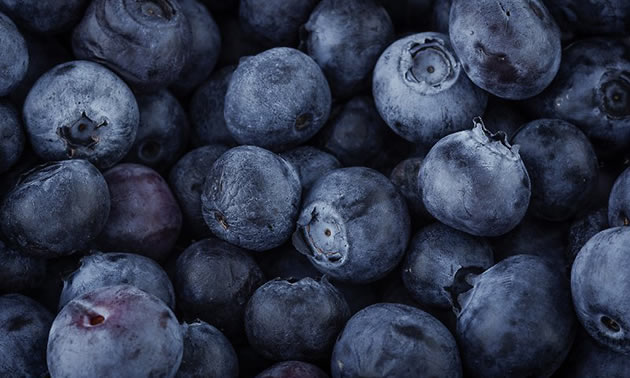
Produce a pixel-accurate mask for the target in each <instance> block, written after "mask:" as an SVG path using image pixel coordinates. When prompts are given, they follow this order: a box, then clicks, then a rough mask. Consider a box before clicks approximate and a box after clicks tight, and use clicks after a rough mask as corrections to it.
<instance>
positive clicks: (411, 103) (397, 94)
mask: <svg viewBox="0 0 630 378" xmlns="http://www.w3.org/2000/svg"><path fill="white" fill-rule="evenodd" d="M372 93H373V94H374V101H375V102H376V108H377V109H378V112H379V113H380V115H381V117H383V119H384V120H385V122H386V123H387V125H389V127H390V128H391V129H392V130H394V131H395V132H396V133H397V134H398V135H400V136H401V137H403V138H405V139H407V140H409V141H411V142H415V143H419V144H422V145H424V146H426V147H430V146H431V145H433V144H434V143H435V142H437V141H438V140H439V139H440V138H442V137H444V136H446V135H448V134H450V133H453V132H455V131H459V130H463V129H465V128H466V125H467V124H468V122H469V120H470V119H472V118H473V117H477V116H481V115H482V114H483V112H484V109H485V108H486V103H487V101H488V96H487V94H486V93H485V92H484V91H482V90H481V89H479V88H477V87H476V86H475V85H474V84H473V83H472V82H471V81H470V79H468V77H466V75H465V74H464V72H463V70H462V64H461V63H460V61H459V59H458V58H457V56H456V55H455V53H454V52H453V49H452V47H451V44H450V42H449V40H448V36H447V35H446V34H440V33H433V32H427V33H419V34H413V35H410V36H408V37H405V38H402V39H399V40H398V41H396V42H394V43H393V44H391V45H390V46H389V47H388V48H387V49H386V50H385V51H384V52H383V54H382V55H381V57H380V58H379V59H378V62H377V63H376V67H375V68H374V76H373V79H372Z"/></svg>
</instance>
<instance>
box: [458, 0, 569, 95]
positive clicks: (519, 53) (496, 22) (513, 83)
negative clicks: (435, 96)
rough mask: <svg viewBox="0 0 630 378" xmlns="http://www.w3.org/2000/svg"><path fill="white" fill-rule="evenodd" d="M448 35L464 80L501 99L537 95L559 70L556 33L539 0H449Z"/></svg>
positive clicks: (548, 15)
mask: <svg viewBox="0 0 630 378" xmlns="http://www.w3.org/2000/svg"><path fill="white" fill-rule="evenodd" d="M449 34H450V37H451V43H452V44H453V49H454V50H455V53H456V54H457V56H458V57H459V59H460V60H461V62H462V66H463V68H464V71H466V74H468V77H470V80H472V82H473V83H475V84H476V85H477V86H479V87H481V88H483V89H485V90H487V91H488V92H490V93H492V94H493V95H495V96H498V97H501V98H507V99H512V100H522V99H525V98H529V97H533V96H535V95H537V94H539V93H540V92H542V91H543V89H545V88H546V87H547V86H548V85H549V83H551V81H552V80H553V78H554V76H556V73H557V72H558V68H559V67H560V57H561V53H562V51H561V46H560V29H559V28H558V25H556V22H555V21H554V19H553V17H551V14H550V13H549V11H548V10H547V8H546V7H545V5H544V4H543V2H542V0H501V1H494V0H474V1H470V0H453V4H452V5H451V13H450V17H449Z"/></svg>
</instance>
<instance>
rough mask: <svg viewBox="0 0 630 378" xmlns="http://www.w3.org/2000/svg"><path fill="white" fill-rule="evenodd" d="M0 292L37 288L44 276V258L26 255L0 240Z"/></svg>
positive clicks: (17, 291) (15, 291)
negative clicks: (0, 262)
mask: <svg viewBox="0 0 630 378" xmlns="http://www.w3.org/2000/svg"><path fill="white" fill-rule="evenodd" d="M0 261H2V264H0V293H20V292H24V291H26V290H29V289H34V288H38V287H39V286H40V285H41V284H42V282H43V281H44V278H45V276H46V270H47V269H46V268H47V262H46V260H45V259H42V258H38V257H33V256H28V255H25V254H23V253H21V252H20V251H17V250H15V249H13V248H11V247H10V246H8V245H7V244H5V243H4V242H3V241H2V240H0Z"/></svg>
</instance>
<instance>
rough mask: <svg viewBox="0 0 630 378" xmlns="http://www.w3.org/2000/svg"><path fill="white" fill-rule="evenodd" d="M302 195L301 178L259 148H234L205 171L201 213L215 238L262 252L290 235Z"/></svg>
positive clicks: (279, 159)
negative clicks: (206, 173)
mask: <svg viewBox="0 0 630 378" xmlns="http://www.w3.org/2000/svg"><path fill="white" fill-rule="evenodd" d="M301 194H302V185H301V183H300V177H299V175H298V173H297V171H296V170H295V168H293V166H292V165H291V164H289V163H288V162H287V161H286V160H284V159H283V158H282V157H280V156H279V155H276V154H274V153H273V152H270V151H267V150H265V149H263V148H260V147H255V146H239V147H235V148H232V149H230V150H228V151H227V152H226V153H224V154H223V155H221V157H219V158H218V159H217V160H216V161H215V162H214V164H213V166H212V168H211V169H210V171H209V172H208V175H207V177H206V181H205V183H204V187H203V192H202V194H201V203H202V208H201V212H202V214H203V217H204V219H205V221H206V224H207V225H208V227H209V228H210V230H211V231H212V232H213V233H214V234H215V235H216V236H217V237H219V238H220V239H223V240H225V241H227V242H229V243H232V244H234V245H237V246H239V247H242V248H247V249H251V250H254V251H265V250H268V249H271V248H275V247H278V246H280V245H281V244H282V243H284V242H285V241H287V240H288V239H289V238H290V237H291V233H292V232H293V230H294V229H295V220H296V219H297V215H298V211H299V206H300V199H301Z"/></svg>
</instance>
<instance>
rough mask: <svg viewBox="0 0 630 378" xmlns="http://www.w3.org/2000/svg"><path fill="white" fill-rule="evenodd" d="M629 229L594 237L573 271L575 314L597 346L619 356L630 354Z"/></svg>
mask: <svg viewBox="0 0 630 378" xmlns="http://www.w3.org/2000/svg"><path fill="white" fill-rule="evenodd" d="M628 243H630V229H629V228H628V227H614V228H609V229H607V230H604V231H601V232H599V233H597V234H596V235H595V236H593V237H592V238H591V239H590V240H589V241H588V242H587V243H586V244H585V245H584V247H582V249H581V250H580V252H579V253H578V255H577V257H576V258H575V262H574V263H573V268H572V270H571V292H572V294H573V304H574V306H575V313H576V314H577V317H578V319H579V320H580V323H581V324H582V326H583V327H584V329H586V331H587V332H588V333H589V335H591V337H593V338H594V339H595V340H596V341H597V342H599V343H600V344H602V345H604V346H605V347H607V348H608V349H610V350H612V351H615V352H617V353H625V354H628V352H630V300H628V297H627V295H625V293H627V291H628V290H630V277H628V275H627V274H626V273H625V272H626V267H627V266H628V265H629V264H630V257H629V256H628V254H627V253H626V250H627V246H628Z"/></svg>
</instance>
